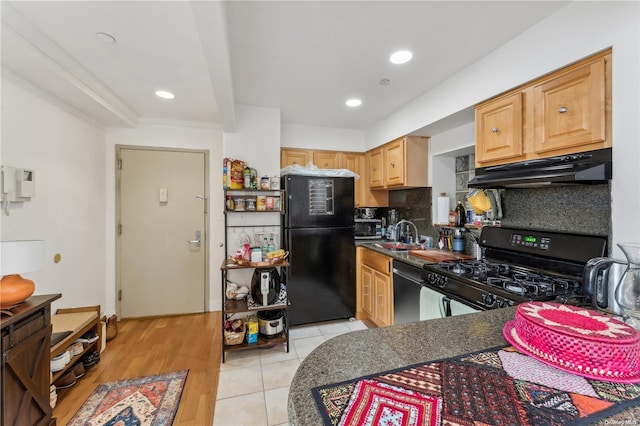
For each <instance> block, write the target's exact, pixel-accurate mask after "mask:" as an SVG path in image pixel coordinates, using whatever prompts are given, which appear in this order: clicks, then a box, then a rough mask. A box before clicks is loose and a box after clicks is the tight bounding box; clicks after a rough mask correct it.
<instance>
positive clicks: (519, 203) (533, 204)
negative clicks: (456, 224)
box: [380, 184, 611, 245]
mask: <svg viewBox="0 0 640 426" xmlns="http://www.w3.org/2000/svg"><path fill="white" fill-rule="evenodd" d="M465 194H466V192H465ZM389 206H390V208H395V209H396V210H398V212H399V214H400V217H401V218H403V219H409V220H411V221H412V222H414V223H415V224H416V226H417V227H418V232H419V233H420V234H424V235H431V236H434V237H437V235H438V232H439V228H437V227H434V226H433V224H432V222H433V221H432V215H433V214H434V208H433V206H432V205H431V188H415V189H404V190H395V191H390V192H389ZM380 210H381V211H380V213H381V214H382V215H386V209H380ZM502 210H503V214H504V216H503V219H502V226H504V227H513V228H526V229H534V230H546V231H558V232H567V233H577V234H597V235H610V234H611V232H610V230H611V188H610V185H609V184H605V185H575V186H558V187H550V188H526V189H505V190H504V191H503V193H502ZM609 245H610V244H609Z"/></svg>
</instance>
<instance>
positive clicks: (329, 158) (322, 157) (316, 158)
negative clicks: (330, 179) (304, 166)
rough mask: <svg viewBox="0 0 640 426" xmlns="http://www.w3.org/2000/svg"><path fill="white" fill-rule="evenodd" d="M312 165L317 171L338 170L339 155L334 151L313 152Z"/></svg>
mask: <svg viewBox="0 0 640 426" xmlns="http://www.w3.org/2000/svg"><path fill="white" fill-rule="evenodd" d="M313 164H315V165H316V166H317V167H318V168H319V169H340V168H342V165H341V164H340V153H339V152H336V151H313Z"/></svg>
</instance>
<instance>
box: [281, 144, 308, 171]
mask: <svg viewBox="0 0 640 426" xmlns="http://www.w3.org/2000/svg"><path fill="white" fill-rule="evenodd" d="M309 161H313V151H310V150H307V149H297V148H281V149H280V168H284V167H287V166H292V165H294V164H297V165H299V166H302V167H304V166H306V165H307V164H308V163H309Z"/></svg>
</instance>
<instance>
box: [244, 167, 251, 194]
mask: <svg viewBox="0 0 640 426" xmlns="http://www.w3.org/2000/svg"><path fill="white" fill-rule="evenodd" d="M244 188H245V189H251V169H250V168H249V166H247V167H245V168H244Z"/></svg>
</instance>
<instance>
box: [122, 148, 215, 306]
mask: <svg viewBox="0 0 640 426" xmlns="http://www.w3.org/2000/svg"><path fill="white" fill-rule="evenodd" d="M119 158H120V160H121V166H120V167H121V168H120V170H119V177H120V179H119V183H120V185H119V191H118V194H119V204H118V205H119V210H120V215H119V219H120V225H121V230H119V232H118V233H119V234H120V235H119V236H118V237H117V238H118V239H119V244H117V247H118V253H117V256H118V272H119V276H118V278H119V286H118V295H117V296H118V297H117V300H118V304H119V312H120V316H121V317H122V318H132V317H145V316H159V315H172V314H184V313H193V312H204V310H205V300H206V299H205V296H206V295H205V293H206V291H205V289H206V275H205V273H206V263H205V259H206V252H207V250H206V247H207V245H206V238H205V230H206V228H205V217H206V208H207V200H206V197H205V188H206V185H205V183H206V182H205V179H206V155H205V153H204V152H191V151H168V150H153V149H128V148H121V149H120V150H119ZM197 241H199V242H197Z"/></svg>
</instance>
